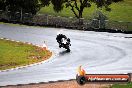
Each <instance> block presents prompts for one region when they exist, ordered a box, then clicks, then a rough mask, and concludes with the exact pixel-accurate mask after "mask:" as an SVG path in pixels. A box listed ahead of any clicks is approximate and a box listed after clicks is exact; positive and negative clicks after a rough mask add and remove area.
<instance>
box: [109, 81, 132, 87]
mask: <svg viewBox="0 0 132 88" xmlns="http://www.w3.org/2000/svg"><path fill="white" fill-rule="evenodd" d="M110 88H132V82H131V83H127V84H114V85H112V86H111V87H110Z"/></svg>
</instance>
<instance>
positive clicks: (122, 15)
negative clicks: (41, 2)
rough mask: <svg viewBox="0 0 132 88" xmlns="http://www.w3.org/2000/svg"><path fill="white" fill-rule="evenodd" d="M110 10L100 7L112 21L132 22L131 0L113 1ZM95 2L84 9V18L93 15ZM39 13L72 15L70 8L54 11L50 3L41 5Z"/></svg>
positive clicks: (89, 17)
mask: <svg viewBox="0 0 132 88" xmlns="http://www.w3.org/2000/svg"><path fill="white" fill-rule="evenodd" d="M110 7H111V9H112V10H111V12H107V11H105V10H104V8H103V9H102V12H103V13H104V14H105V15H106V16H107V17H108V19H109V20H113V21H125V22H132V15H131V14H132V0H124V1H123V2H119V3H113V4H112V5H111V6H110ZM96 9H97V8H96V6H95V4H92V6H91V7H90V8H86V9H84V12H83V17H84V18H85V19H91V18H92V16H93V12H94V11H95V10H96ZM39 13H41V14H49V15H54V16H64V17H74V14H73V12H72V11H71V8H65V7H64V9H63V10H62V11H61V12H59V13H56V12H54V10H53V6H52V5H50V6H48V7H43V8H41V10H40V11H39Z"/></svg>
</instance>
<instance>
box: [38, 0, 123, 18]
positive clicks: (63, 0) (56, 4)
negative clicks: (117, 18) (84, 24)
mask: <svg viewBox="0 0 132 88" xmlns="http://www.w3.org/2000/svg"><path fill="white" fill-rule="evenodd" d="M40 1H41V3H42V4H43V5H44V6H45V5H49V3H52V4H53V8H54V10H55V11H56V12H59V11H61V10H63V7H64V6H65V7H66V8H67V7H70V8H71V10H72V12H73V13H74V15H75V16H76V17H77V18H82V14H83V10H84V8H88V7H91V4H92V3H95V4H96V6H97V8H101V7H103V6H104V7H105V8H106V10H107V11H110V10H111V9H110V8H109V5H110V4H112V3H113V2H119V1H122V0H40ZM47 3H48V4H47Z"/></svg>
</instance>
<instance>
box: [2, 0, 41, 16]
mask: <svg viewBox="0 0 132 88" xmlns="http://www.w3.org/2000/svg"><path fill="white" fill-rule="evenodd" d="M0 6H2V10H6V11H11V13H12V14H14V13H15V12H21V10H22V12H23V13H32V14H36V12H37V11H39V10H40V5H39V2H38V0H0Z"/></svg>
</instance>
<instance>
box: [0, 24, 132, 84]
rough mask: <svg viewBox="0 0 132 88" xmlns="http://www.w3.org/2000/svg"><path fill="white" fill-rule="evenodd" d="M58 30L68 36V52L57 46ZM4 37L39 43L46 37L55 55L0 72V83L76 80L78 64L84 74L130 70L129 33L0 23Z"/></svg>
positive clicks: (0, 35) (130, 43)
mask: <svg viewBox="0 0 132 88" xmlns="http://www.w3.org/2000/svg"><path fill="white" fill-rule="evenodd" d="M60 30H61V33H64V34H65V35H67V36H68V37H69V38H70V39H71V45H72V46H71V52H70V53H66V52H65V49H60V48H58V44H57V42H56V40H55V38H56V34H57V32H59V31H60ZM3 37H4V38H9V39H14V40H19V41H23V42H31V43H33V44H39V45H42V44H43V41H44V40H46V43H47V45H48V47H49V48H50V50H51V51H52V52H54V53H55V54H54V55H55V57H54V58H52V59H50V60H49V61H48V62H45V63H43V64H41V65H37V66H32V67H27V68H22V69H18V70H12V71H8V72H0V86H5V85H16V84H28V83H36V82H48V81H57V80H68V79H75V76H76V71H77V70H76V69H77V67H78V66H79V65H82V66H83V68H84V69H85V70H86V72H87V73H128V72H129V73H130V72H132V38H128V37H132V35H131V34H119V33H115V34H112V33H104V32H89V31H87V32H86V31H77V30H66V29H56V28H40V27H28V26H21V27H18V26H9V25H6V24H0V38H3ZM124 37H127V38H124Z"/></svg>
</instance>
